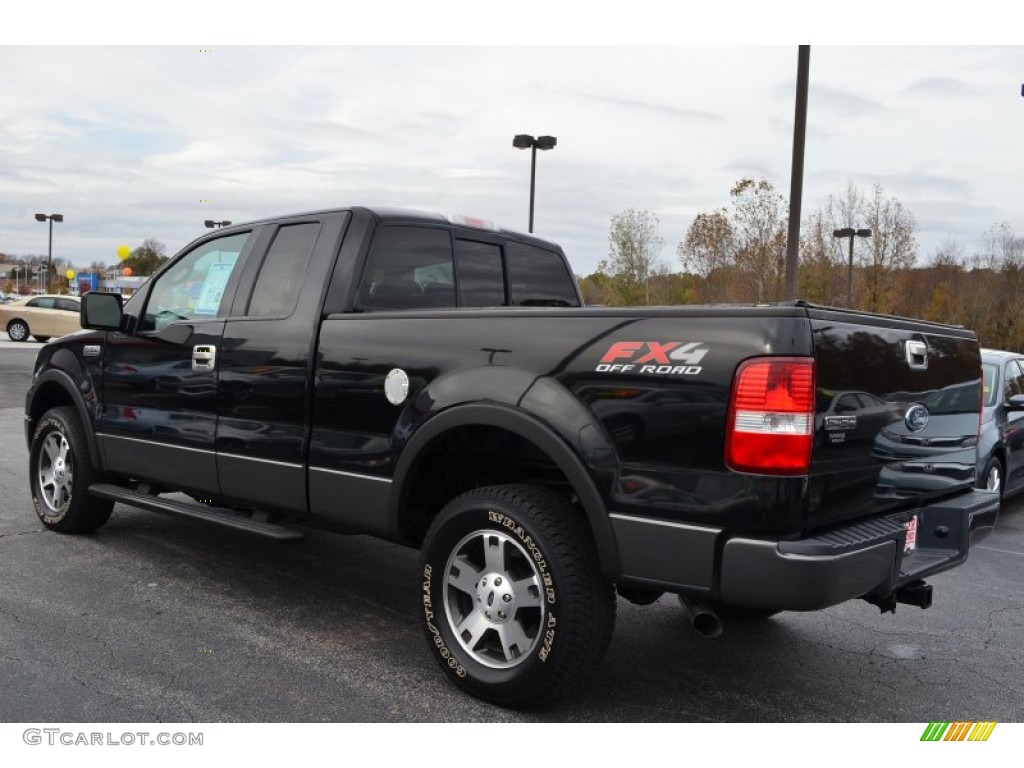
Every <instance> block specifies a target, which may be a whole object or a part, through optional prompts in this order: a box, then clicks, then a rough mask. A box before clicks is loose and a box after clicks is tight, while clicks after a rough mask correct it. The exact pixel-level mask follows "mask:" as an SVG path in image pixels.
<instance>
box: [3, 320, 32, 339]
mask: <svg viewBox="0 0 1024 768" xmlns="http://www.w3.org/2000/svg"><path fill="white" fill-rule="evenodd" d="M7 335H8V336H10V337H11V341H28V337H29V331H28V324H27V323H25V321H24V320H12V321H11V322H10V323H8V324H7Z"/></svg>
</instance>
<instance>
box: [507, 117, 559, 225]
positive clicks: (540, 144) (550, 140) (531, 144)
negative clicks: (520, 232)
mask: <svg viewBox="0 0 1024 768" xmlns="http://www.w3.org/2000/svg"><path fill="white" fill-rule="evenodd" d="M557 143H558V139H556V138H555V137H554V136H538V137H537V138H533V136H531V135H530V134H528V133H519V134H516V135H515V136H513V137H512V146H513V147H515V148H516V149H529V150H531V152H530V232H531V233H533V193H534V188H535V186H536V180H537V150H538V149H554V148H555V145H556V144H557Z"/></svg>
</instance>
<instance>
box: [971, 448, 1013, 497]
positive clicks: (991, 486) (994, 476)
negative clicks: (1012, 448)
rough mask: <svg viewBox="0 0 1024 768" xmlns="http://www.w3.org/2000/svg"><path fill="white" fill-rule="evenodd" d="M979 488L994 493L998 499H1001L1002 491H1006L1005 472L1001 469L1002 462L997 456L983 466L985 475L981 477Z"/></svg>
mask: <svg viewBox="0 0 1024 768" xmlns="http://www.w3.org/2000/svg"><path fill="white" fill-rule="evenodd" d="M978 487H979V488H984V489H985V490H986V491H996V492H997V493H998V494H999V498H1000V499H1001V498H1003V491H1005V490H1006V470H1004V469H1003V462H1002V461H1000V459H999V457H998V456H992V457H991V458H989V460H988V464H986V465H985V474H984V475H982V476H981V481H980V482H979V483H978Z"/></svg>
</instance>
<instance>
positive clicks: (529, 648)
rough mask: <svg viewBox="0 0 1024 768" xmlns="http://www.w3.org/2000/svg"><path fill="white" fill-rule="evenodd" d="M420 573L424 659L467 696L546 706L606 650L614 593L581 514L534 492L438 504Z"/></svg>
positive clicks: (476, 494) (495, 491)
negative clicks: (429, 659) (428, 651)
mask: <svg viewBox="0 0 1024 768" xmlns="http://www.w3.org/2000/svg"><path fill="white" fill-rule="evenodd" d="M420 566H421V568H420V572H421V573H422V576H423V583H422V585H421V587H422V600H423V603H422V604H423V627H424V632H425V634H426V638H427V641H428V644H429V647H430V649H431V652H432V654H433V655H434V657H435V658H436V659H437V661H438V663H439V664H440V665H441V667H442V668H443V669H444V670H445V672H446V673H447V674H448V676H449V677H450V678H451V679H452V680H453V681H454V682H455V683H456V684H458V685H459V686H460V687H461V688H463V689H464V690H465V691H467V692H468V693H470V694H472V695H473V696H476V697H478V698H481V699H485V700H486V701H490V702H493V703H495V704H500V705H502V706H506V707H527V706H534V705H539V704H546V703H549V702H551V701H554V700H555V699H557V698H559V697H561V696H564V695H565V694H567V693H568V692H569V691H571V690H573V689H574V688H576V687H578V686H579V685H581V684H582V683H583V682H584V681H585V680H587V678H588V677H589V676H590V674H591V672H592V671H593V670H594V669H595V668H596V667H597V665H598V664H599V663H600V661H601V659H602V658H603V656H604V654H605V651H606V650H607V649H608V643H609V642H610V641H611V636H612V629H613V628H614V625H615V592H614V589H613V587H612V584H611V582H610V581H608V580H607V579H606V578H605V577H604V576H603V575H602V574H601V569H600V566H599V564H598V559H597V552H596V550H595V549H594V545H593V540H592V538H591V536H590V531H589V529H588V527H587V525H586V521H585V518H584V517H583V514H582V513H581V512H580V511H579V510H578V509H576V508H574V507H573V506H571V505H570V504H569V503H567V502H566V501H565V500H563V499H562V498H561V497H559V496H557V495H555V494H554V493H552V492H550V491H548V490H546V489H544V488H539V487H536V486H527V485H503V486H492V487H488V488H479V489H477V490H474V491H470V492H468V493H465V494H463V495H462V496H459V497H458V498H456V499H454V500H453V501H451V502H449V503H448V504H447V505H446V506H445V507H444V509H442V510H441V512H440V514H439V515H438V516H437V518H436V519H435V520H434V522H433V524H432V525H431V526H430V530H429V531H428V533H427V536H426V539H425V541H424V544H423V550H422V554H421V557H420Z"/></svg>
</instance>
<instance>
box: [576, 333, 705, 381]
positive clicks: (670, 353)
mask: <svg viewBox="0 0 1024 768" xmlns="http://www.w3.org/2000/svg"><path fill="white" fill-rule="evenodd" d="M703 343H704V342H702V341H689V342H684V341H617V342H615V343H614V344H612V345H611V346H610V347H608V351H606V352H605V353H604V355H603V356H602V357H601V361H600V362H599V363H598V364H597V367H596V368H594V370H595V371H597V372H598V373H653V374H657V375H661V376H696V375H698V374H699V373H700V372H701V371H702V370H703V368H702V367H701V365H700V362H701V360H703V359H704V356H705V355H706V354H707V353H708V352H710V351H711V350H709V349H708V348H707V347H705V346H703Z"/></svg>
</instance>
